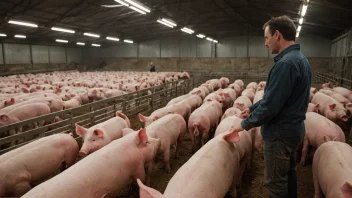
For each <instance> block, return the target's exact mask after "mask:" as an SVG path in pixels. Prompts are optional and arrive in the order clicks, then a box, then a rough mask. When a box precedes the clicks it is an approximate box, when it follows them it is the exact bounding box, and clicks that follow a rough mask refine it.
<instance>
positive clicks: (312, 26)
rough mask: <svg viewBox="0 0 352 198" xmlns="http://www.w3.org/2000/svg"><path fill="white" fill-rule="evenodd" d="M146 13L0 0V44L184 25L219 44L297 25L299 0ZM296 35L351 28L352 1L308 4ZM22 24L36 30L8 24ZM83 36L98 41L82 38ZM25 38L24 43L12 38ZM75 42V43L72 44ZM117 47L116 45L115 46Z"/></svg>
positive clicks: (204, 0) (183, 5)
mask: <svg viewBox="0 0 352 198" xmlns="http://www.w3.org/2000/svg"><path fill="white" fill-rule="evenodd" d="M140 2H141V3H143V4H144V5H146V6H148V7H149V8H150V9H151V12H150V13H148V14H146V15H142V14H140V13H138V12H136V11H134V10H131V9H130V8H128V7H125V6H120V7H113V8H107V7H102V6H101V5H119V4H118V3H116V2H115V1H114V0H0V33H6V34H7V35H8V38H0V42H1V41H3V42H22V43H23V42H28V43H34V44H42V43H43V44H44V43H53V44H55V42H54V41H55V39H57V38H59V39H66V40H69V41H70V43H71V45H75V42H86V43H93V42H94V43H100V44H102V45H105V46H106V45H113V44H115V43H114V42H113V41H107V40H106V39H105V37H106V36H115V37H118V38H120V39H132V40H134V42H140V41H143V40H149V39H155V38H160V37H172V36H177V35H180V34H186V33H184V32H181V31H180V28H182V27H184V26H186V27H188V28H191V29H193V30H194V31H195V34H193V36H195V35H196V34H198V33H202V34H205V35H207V36H209V37H212V38H214V39H217V40H219V41H221V38H224V37H228V36H236V35H249V34H250V35H251V34H259V35H261V34H262V29H261V28H262V26H263V24H264V23H265V22H266V21H267V20H269V19H270V18H271V17H275V16H280V15H287V16H289V17H291V19H293V20H294V21H295V22H296V24H298V19H299V17H300V14H299V12H300V10H301V8H302V4H303V0H140ZM160 17H165V18H169V19H172V20H173V21H175V22H176V23H177V24H178V27H176V28H169V27H167V26H164V25H162V24H160V23H157V22H156V20H157V19H159V18H160ZM304 18H305V20H304V22H303V25H302V30H301V33H300V35H301V36H302V35H304V34H310V35H318V36H322V37H326V38H330V39H333V38H335V37H336V36H338V35H339V34H341V33H342V32H343V31H345V30H346V29H348V28H349V27H351V26H352V20H350V18H352V1H351V0H310V1H309V6H308V11H307V14H306V16H305V17H304ZM8 20H22V21H28V22H32V23H36V24H38V25H39V27H38V28H32V27H25V26H18V25H13V24H8V23H7V22H8ZM52 26H58V27H62V28H68V29H73V30H75V31H76V33H75V34H67V33H60V32H55V31H52V30H51V29H50V28H51V27H52ZM83 32H92V33H96V34H99V35H101V36H102V37H101V38H92V37H87V36H83ZM14 34H25V35H26V36H27V39H25V40H20V39H13V35H14ZM71 41H74V42H71ZM120 42H121V41H120Z"/></svg>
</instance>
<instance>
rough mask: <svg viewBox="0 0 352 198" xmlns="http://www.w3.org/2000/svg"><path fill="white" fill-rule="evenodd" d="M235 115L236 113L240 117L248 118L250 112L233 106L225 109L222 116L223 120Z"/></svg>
mask: <svg viewBox="0 0 352 198" xmlns="http://www.w3.org/2000/svg"><path fill="white" fill-rule="evenodd" d="M234 115H236V116H238V117H240V118H242V119H245V118H247V117H248V116H249V113H248V112H244V111H242V110H240V109H238V108H236V107H231V108H228V109H227V110H226V111H225V113H224V115H223V116H222V117H221V120H223V119H225V118H227V117H229V116H234Z"/></svg>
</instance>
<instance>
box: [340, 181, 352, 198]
mask: <svg viewBox="0 0 352 198" xmlns="http://www.w3.org/2000/svg"><path fill="white" fill-rule="evenodd" d="M340 190H341V192H342V196H343V198H352V184H351V183H350V182H346V183H345V184H344V185H342V186H341V188H340Z"/></svg>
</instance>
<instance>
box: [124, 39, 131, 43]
mask: <svg viewBox="0 0 352 198" xmlns="http://www.w3.org/2000/svg"><path fill="white" fill-rule="evenodd" d="M123 41H124V42H126V43H133V41H132V40H128V39H125V40H123Z"/></svg>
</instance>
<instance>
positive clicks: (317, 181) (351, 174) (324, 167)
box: [312, 142, 352, 198]
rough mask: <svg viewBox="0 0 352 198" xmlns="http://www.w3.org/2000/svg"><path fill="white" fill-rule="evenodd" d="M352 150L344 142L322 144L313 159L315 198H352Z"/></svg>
mask: <svg viewBox="0 0 352 198" xmlns="http://www.w3.org/2000/svg"><path fill="white" fill-rule="evenodd" d="M351 155H352V148H351V146H350V145H348V144H346V143H343V142H326V143H324V144H322V145H321V146H320V147H319V148H318V149H317V151H316V152H315V154H314V157H313V166H312V172H313V183H314V197H316V198H321V197H323V195H324V196H325V197H344V198H348V197H352V167H351V166H352V159H351Z"/></svg>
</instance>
